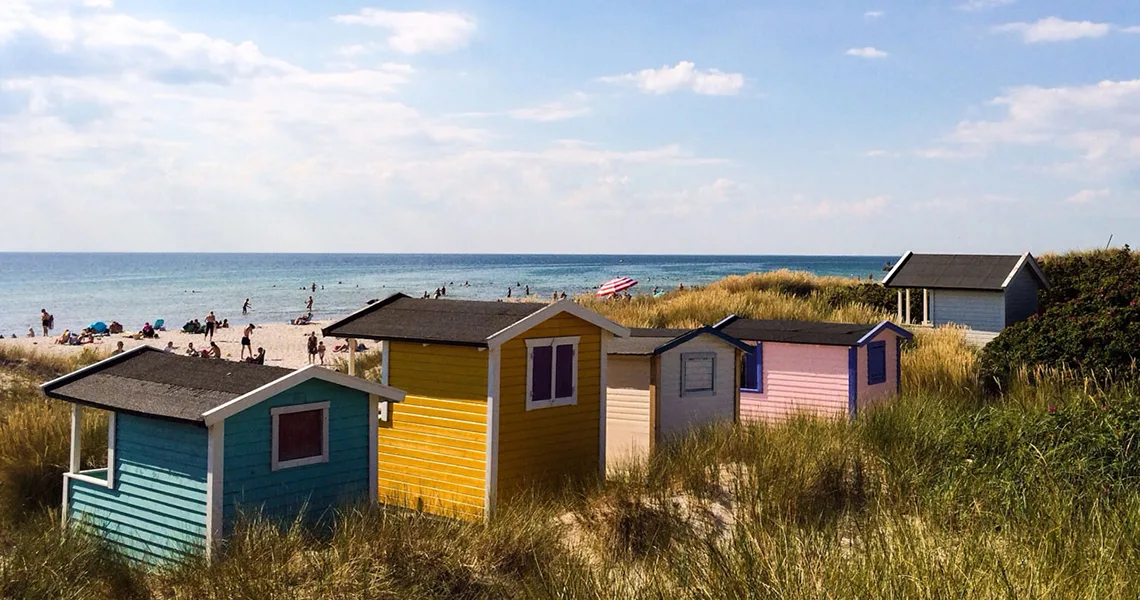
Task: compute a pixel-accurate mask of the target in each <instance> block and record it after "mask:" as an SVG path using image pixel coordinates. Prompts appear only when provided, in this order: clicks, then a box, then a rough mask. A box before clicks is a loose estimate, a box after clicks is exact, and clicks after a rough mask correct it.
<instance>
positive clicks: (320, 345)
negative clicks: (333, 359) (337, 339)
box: [317, 340, 325, 365]
mask: <svg viewBox="0 0 1140 600" xmlns="http://www.w3.org/2000/svg"><path fill="white" fill-rule="evenodd" d="M317 356H319V357H321V364H322V365H323V364H325V342H324V340H321V341H320V342H318V343H317Z"/></svg>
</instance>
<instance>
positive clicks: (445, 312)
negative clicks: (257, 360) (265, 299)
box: [321, 293, 629, 348]
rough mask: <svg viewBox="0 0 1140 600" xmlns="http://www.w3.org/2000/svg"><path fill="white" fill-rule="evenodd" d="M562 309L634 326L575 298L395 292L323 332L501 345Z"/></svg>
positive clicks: (605, 325) (597, 321) (619, 331)
mask: <svg viewBox="0 0 1140 600" xmlns="http://www.w3.org/2000/svg"><path fill="white" fill-rule="evenodd" d="M562 313H570V314H572V315H574V316H576V317H578V318H580V319H582V320H584V321H587V322H589V323H592V324H594V325H596V326H598V327H601V328H602V329H605V330H607V331H609V332H611V333H613V334H614V335H617V336H619V337H624V336H626V335H628V333H629V330H628V329H626V328H624V327H621V326H620V325H617V324H616V323H613V322H612V321H610V320H608V319H606V318H605V317H602V316H601V315H599V314H597V313H595V312H593V311H591V310H589V309H586V308H582V307H581V306H579V305H577V304H575V303H573V302H571V301H570V300H562V301H559V302H555V303H553V304H541V303H537V302H490V301H482V300H435V299H420V298H411V297H409V296H406V295H404V294H400V293H396V294H393V295H391V296H389V297H387V298H385V299H384V300H381V301H379V302H374V303H372V304H370V305H368V306H365V307H364V308H362V309H360V310H358V311H356V312H354V313H352V314H350V315H348V316H347V317H345V318H343V319H341V320H339V321H337V322H335V323H333V324H331V325H329V326H327V327H325V328H324V329H322V330H321V333H322V335H325V336H329V337H338V338H354V339H366V340H394V341H405V342H421V343H425V344H426V343H438V344H451V345H457V346H474V347H479V348H488V347H496V346H499V345H501V344H503V343H504V342H506V341H507V340H509V339H512V338H514V337H515V336H517V335H518V334H520V333H522V332H523V331H526V330H527V329H530V328H532V327H534V326H535V325H538V324H539V323H542V322H543V321H545V320H547V319H549V318H551V317H553V316H555V315H558V314H562Z"/></svg>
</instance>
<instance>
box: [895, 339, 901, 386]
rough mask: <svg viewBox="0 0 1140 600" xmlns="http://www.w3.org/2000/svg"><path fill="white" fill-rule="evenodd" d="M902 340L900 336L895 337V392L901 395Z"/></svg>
mask: <svg viewBox="0 0 1140 600" xmlns="http://www.w3.org/2000/svg"><path fill="white" fill-rule="evenodd" d="M902 342H903V339H902V338H901V337H897V338H895V394H896V395H900V396H901V395H902Z"/></svg>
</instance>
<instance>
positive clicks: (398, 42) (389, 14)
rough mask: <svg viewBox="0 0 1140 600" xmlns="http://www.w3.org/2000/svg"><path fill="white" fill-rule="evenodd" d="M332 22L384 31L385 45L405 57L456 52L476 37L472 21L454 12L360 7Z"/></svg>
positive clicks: (334, 18)
mask: <svg viewBox="0 0 1140 600" xmlns="http://www.w3.org/2000/svg"><path fill="white" fill-rule="evenodd" d="M333 21H335V22H337V23H345V24H350V25H366V26H369V27H379V28H381V29H385V30H387V31H388V32H389V34H390V35H389V37H388V45H389V46H390V47H391V48H392V49H393V50H395V51H397V52H402V53H404V54H418V53H421V52H448V51H451V50H456V49H458V48H462V47H463V46H466V45H467V44H468V42H470V41H471V38H472V37H473V36H474V35H475V19H473V18H471V17H469V16H467V15H463V14H460V13H455V12H423V11H414V12H396V11H390V10H381V9H378V8H362V9H360V12H359V13H357V14H355V15H337V16H335V17H333Z"/></svg>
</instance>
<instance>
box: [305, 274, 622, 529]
mask: <svg viewBox="0 0 1140 600" xmlns="http://www.w3.org/2000/svg"><path fill="white" fill-rule="evenodd" d="M322 333H323V335H325V336H328V337H338V338H345V339H348V340H349V347H354V346H355V345H356V340H360V339H369V340H377V341H379V342H380V346H381V352H382V353H383V354H382V359H381V360H382V368H381V373H382V375H381V377H382V381H383V382H384V383H386V384H390V385H394V386H397V387H399V388H400V389H403V390H405V391H406V392H407V394H408V396H407V399H406V401H405V402H404V403H402V404H400V405H399V406H393V407H392V408H391V411H390V412H387V413H386V414H383V415H382V417H381V424H380V442H381V444H380V459H379V469H380V475H379V485H380V496H381V501H383V502H388V503H392V504H397V505H403V506H407V507H410V508H415V509H418V510H423V511H426V512H430V513H433V514H439V515H444V516H455V517H461V518H466V519H481V518H487V517H489V516H490V515H491V514H492V513H493V511H494V508H495V505H496V504H497V502H498V501H499V500H500V499H505V498H507V497H509V496H510V495H512V494H514V493H516V492H519V491H523V490H527V489H530V488H532V487H534V486H540V485H561V484H563V483H564V482H565V481H566V480H568V479H572V478H578V477H597V476H598V475H599V474H601V473H603V472H604V468H605V426H606V421H605V403H606V394H605V390H606V362H605V360H604V357H605V355H606V346H607V345H608V344H609V340H610V338H611V337H613V336H625V335H627V334H628V330H627V329H625V328H624V327H621V326H618V325H615V324H614V323H612V322H610V321H609V320H607V319H605V318H603V317H602V316H601V315H598V314H597V313H595V312H593V311H590V310H588V309H585V308H582V307H581V306H579V305H577V304H574V303H573V302H571V301H569V300H563V301H560V302H555V303H553V304H539V303H534V302H482V301H472V300H445V299H440V300H435V299H413V298H410V297H408V296H405V295H403V294H394V295H392V296H389V297H388V298H386V299H384V300H381V301H379V302H376V303H373V304H371V305H369V306H366V307H364V308H362V309H360V310H359V311H357V312H355V313H353V314H351V315H349V316H347V317H345V318H343V319H341V320H339V321H337V322H336V323H333V324H331V325H329V326H328V327H325V328H324V330H323V331H322ZM350 364H351V363H350Z"/></svg>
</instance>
